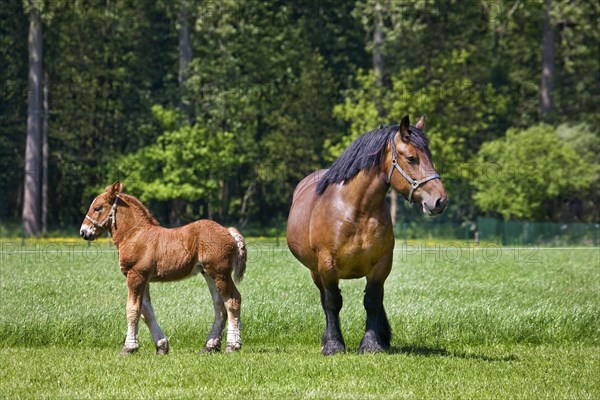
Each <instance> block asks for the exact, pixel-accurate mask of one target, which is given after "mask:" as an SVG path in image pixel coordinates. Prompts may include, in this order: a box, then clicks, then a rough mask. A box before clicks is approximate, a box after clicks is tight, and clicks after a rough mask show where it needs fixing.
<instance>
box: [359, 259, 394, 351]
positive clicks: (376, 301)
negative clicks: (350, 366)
mask: <svg viewBox="0 0 600 400" xmlns="http://www.w3.org/2000/svg"><path fill="white" fill-rule="evenodd" d="M390 269H391V261H390V262H389V266H388V261H385V262H384V263H383V266H382V268H381V269H377V268H375V269H374V272H373V273H372V274H371V275H370V276H368V277H367V286H366V288H365V297H364V306H365V310H366V311H367V324H366V325H367V326H366V329H365V336H364V337H363V339H362V340H361V342H360V348H359V350H358V351H359V353H379V352H382V351H384V350H387V349H388V348H389V347H390V341H391V339H392V330H391V327H390V323H389V321H388V318H387V315H386V313H385V309H384V308H383V284H384V282H385V279H386V278H387V276H388V274H389V271H390Z"/></svg>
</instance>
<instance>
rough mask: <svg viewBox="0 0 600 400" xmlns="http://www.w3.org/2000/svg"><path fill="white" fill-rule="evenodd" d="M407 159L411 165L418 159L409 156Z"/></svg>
mask: <svg viewBox="0 0 600 400" xmlns="http://www.w3.org/2000/svg"><path fill="white" fill-rule="evenodd" d="M406 159H407V160H408V163H409V164H414V163H416V162H417V157H415V156H408V157H406Z"/></svg>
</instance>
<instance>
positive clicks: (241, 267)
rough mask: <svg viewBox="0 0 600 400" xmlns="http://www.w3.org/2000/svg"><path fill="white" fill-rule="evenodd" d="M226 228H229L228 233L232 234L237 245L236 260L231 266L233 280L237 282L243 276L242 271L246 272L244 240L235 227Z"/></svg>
mask: <svg viewBox="0 0 600 400" xmlns="http://www.w3.org/2000/svg"><path fill="white" fill-rule="evenodd" d="M228 230H229V233H230V234H231V236H233V238H234V239H235V242H236V244H237V247H238V256H237V260H236V262H235V265H234V266H233V272H234V275H233V280H234V281H235V282H236V283H237V282H241V281H242V278H243V277H244V272H246V258H247V251H246V241H245V240H244V237H243V236H242V234H241V233H240V232H239V231H238V230H237V229H235V228H233V227H231V228H228Z"/></svg>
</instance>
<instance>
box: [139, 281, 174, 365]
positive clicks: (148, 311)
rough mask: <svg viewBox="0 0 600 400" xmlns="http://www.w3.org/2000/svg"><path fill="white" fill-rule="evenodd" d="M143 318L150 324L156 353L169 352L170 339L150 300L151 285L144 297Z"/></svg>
mask: <svg viewBox="0 0 600 400" xmlns="http://www.w3.org/2000/svg"><path fill="white" fill-rule="evenodd" d="M142 319H143V320H144V322H145V323H146V325H147V326H148V329H149V330H150V334H151V335H152V341H153V342H154V345H155V346H156V354H167V353H168V352H169V341H168V339H167V337H166V336H165V333H164V332H163V331H162V329H160V326H159V325H158V322H156V317H155V315H154V307H152V302H151V300H150V285H148V286H146V290H145V291H144V297H143V298H142Z"/></svg>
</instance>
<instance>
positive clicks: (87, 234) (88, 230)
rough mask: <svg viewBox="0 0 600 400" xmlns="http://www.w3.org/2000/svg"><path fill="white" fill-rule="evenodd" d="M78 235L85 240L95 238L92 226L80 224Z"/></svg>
mask: <svg viewBox="0 0 600 400" xmlns="http://www.w3.org/2000/svg"><path fill="white" fill-rule="evenodd" d="M79 235H81V237H82V238H83V239H85V240H94V239H96V233H95V232H94V228H92V227H90V226H87V225H81V229H80V230H79Z"/></svg>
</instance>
